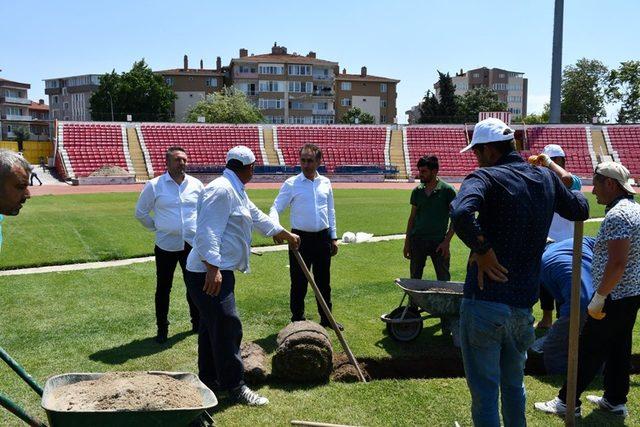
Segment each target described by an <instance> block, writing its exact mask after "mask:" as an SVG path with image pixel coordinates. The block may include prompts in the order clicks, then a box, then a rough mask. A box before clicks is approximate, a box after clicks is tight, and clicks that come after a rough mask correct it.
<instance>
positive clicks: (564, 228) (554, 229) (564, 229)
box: [529, 144, 582, 329]
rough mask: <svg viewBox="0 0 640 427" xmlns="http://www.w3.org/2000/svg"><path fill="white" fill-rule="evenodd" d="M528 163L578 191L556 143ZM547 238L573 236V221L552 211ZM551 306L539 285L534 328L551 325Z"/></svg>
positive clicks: (572, 189)
mask: <svg viewBox="0 0 640 427" xmlns="http://www.w3.org/2000/svg"><path fill="white" fill-rule="evenodd" d="M529 163H531V164H534V165H536V166H544V167H546V168H549V169H550V170H551V171H553V173H555V174H556V175H558V178H560V180H561V181H562V182H563V184H564V185H566V186H567V188H568V189H569V190H571V191H580V190H581V189H582V182H581V181H580V178H578V177H577V176H575V175H573V174H571V173H569V172H568V171H567V170H566V169H565V167H566V155H565V153H564V150H563V149H562V147H560V146H559V145H558V144H548V145H546V146H545V147H544V149H543V150H542V153H541V154H539V155H537V156H531V157H529ZM549 238H550V239H552V240H553V241H555V242H561V241H563V240H567V239H571V238H573V221H569V220H567V219H564V218H562V217H561V216H560V215H558V214H557V213H554V214H553V220H552V221H551V227H550V228H549ZM553 306H554V300H553V296H551V294H549V292H548V291H547V290H546V289H545V287H544V286H542V285H540V308H541V309H542V319H540V321H539V322H538V324H537V325H536V328H538V329H546V328H549V327H551V324H552V323H553Z"/></svg>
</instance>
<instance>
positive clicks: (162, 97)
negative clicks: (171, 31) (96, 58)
mask: <svg viewBox="0 0 640 427" xmlns="http://www.w3.org/2000/svg"><path fill="white" fill-rule="evenodd" d="M175 99H176V94H175V93H174V92H173V89H171V87H170V86H169V85H167V84H166V83H165V81H164V79H163V78H162V76H161V75H158V74H154V73H153V71H151V69H150V68H149V66H148V65H147V64H146V63H145V62H144V59H142V60H140V61H137V62H134V63H133V66H132V67H131V70H130V71H128V72H126V73H122V74H117V73H116V72H115V70H113V71H112V72H111V73H108V74H104V75H103V76H102V77H101V78H100V85H99V86H98V89H97V90H96V92H95V93H94V94H93V95H92V96H91V99H90V100H89V103H90V105H91V118H92V119H93V120H102V121H108V120H115V121H124V120H126V117H127V114H131V115H132V116H133V117H134V118H135V119H136V120H144V121H149V122H166V121H169V120H171V117H172V109H173V101H175Z"/></svg>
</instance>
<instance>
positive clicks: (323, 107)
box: [313, 102, 329, 110]
mask: <svg viewBox="0 0 640 427" xmlns="http://www.w3.org/2000/svg"><path fill="white" fill-rule="evenodd" d="M313 107H314V109H316V110H328V109H329V103H328V102H316V103H315V104H314V106H313Z"/></svg>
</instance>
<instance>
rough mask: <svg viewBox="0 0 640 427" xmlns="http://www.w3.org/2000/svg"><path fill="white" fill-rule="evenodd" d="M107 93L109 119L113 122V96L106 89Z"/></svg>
mask: <svg viewBox="0 0 640 427" xmlns="http://www.w3.org/2000/svg"><path fill="white" fill-rule="evenodd" d="M107 95H109V102H110V103H111V121H112V122H113V121H114V120H113V97H112V96H111V92H110V91H107Z"/></svg>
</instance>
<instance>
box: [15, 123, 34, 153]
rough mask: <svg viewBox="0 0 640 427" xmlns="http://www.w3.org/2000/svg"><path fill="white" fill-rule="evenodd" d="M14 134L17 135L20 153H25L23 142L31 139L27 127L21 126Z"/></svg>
mask: <svg viewBox="0 0 640 427" xmlns="http://www.w3.org/2000/svg"><path fill="white" fill-rule="evenodd" d="M13 134H14V135H15V138H16V142H17V143H18V151H19V152H21V153H22V152H23V151H24V144H23V142H24V141H26V140H27V139H29V138H30V137H31V132H29V129H27V128H26V127H24V126H20V127H17V128H15V129H14V130H13Z"/></svg>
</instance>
